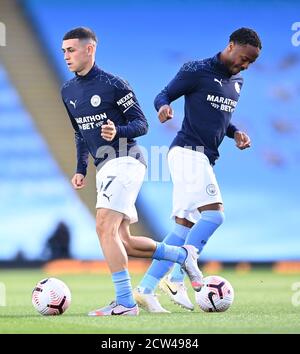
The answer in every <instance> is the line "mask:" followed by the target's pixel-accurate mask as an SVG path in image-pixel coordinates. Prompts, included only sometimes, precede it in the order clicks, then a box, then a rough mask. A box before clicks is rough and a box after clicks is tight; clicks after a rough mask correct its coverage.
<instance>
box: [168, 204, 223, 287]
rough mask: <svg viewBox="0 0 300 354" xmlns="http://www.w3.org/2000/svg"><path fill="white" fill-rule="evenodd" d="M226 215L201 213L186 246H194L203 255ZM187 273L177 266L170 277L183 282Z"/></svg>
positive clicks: (213, 211) (213, 212)
mask: <svg viewBox="0 0 300 354" xmlns="http://www.w3.org/2000/svg"><path fill="white" fill-rule="evenodd" d="M223 221H224V213H223V212H222V211H218V210H206V211H203V212H202V213H201V219H200V220H199V221H198V222H197V223H196V224H195V225H194V226H193V227H192V228H191V229H190V231H189V233H188V234H187V237H186V241H185V244H186V245H193V246H195V247H196V248H198V250H199V253H201V251H202V249H203V247H204V246H205V245H206V243H207V241H208V239H209V238H210V237H211V235H212V234H213V233H214V232H215V231H216V229H217V228H218V227H219V226H220V225H221V224H222V223H223ZM184 276H185V273H184V272H183V271H182V269H181V266H180V265H178V264H175V266H174V269H173V270H172V273H171V275H170V280H171V281H173V282H182V281H183V279H184Z"/></svg>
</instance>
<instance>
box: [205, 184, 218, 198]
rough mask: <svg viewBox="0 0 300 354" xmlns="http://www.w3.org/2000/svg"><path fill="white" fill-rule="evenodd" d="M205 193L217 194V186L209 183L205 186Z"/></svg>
mask: <svg viewBox="0 0 300 354" xmlns="http://www.w3.org/2000/svg"><path fill="white" fill-rule="evenodd" d="M206 193H207V194H208V195H212V196H213V195H216V194H217V188H216V186H215V185H214V184H209V185H208V186H207V187H206Z"/></svg>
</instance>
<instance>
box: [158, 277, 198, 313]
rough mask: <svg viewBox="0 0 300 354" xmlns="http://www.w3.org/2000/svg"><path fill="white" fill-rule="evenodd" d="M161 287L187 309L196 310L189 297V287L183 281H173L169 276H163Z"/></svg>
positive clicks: (177, 303)
mask: <svg viewBox="0 0 300 354" xmlns="http://www.w3.org/2000/svg"><path fill="white" fill-rule="evenodd" d="M159 288H160V289H161V290H162V291H163V292H164V293H165V294H167V295H168V296H169V297H170V299H171V301H173V302H174V303H175V304H176V305H179V306H181V307H183V308H185V309H187V310H191V311H193V310H194V305H193V304H192V302H191V300H190V299H189V296H188V293H187V289H186V287H185V285H184V283H183V282H172V281H171V280H170V279H169V277H168V276H166V277H164V278H162V280H161V281H160V283H159Z"/></svg>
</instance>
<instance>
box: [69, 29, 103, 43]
mask: <svg viewBox="0 0 300 354" xmlns="http://www.w3.org/2000/svg"><path fill="white" fill-rule="evenodd" d="M75 38H78V39H92V40H93V41H95V42H96V43H97V37H96V35H95V33H94V32H93V31H92V30H91V29H90V28H87V27H77V28H73V29H71V30H70V31H68V32H67V33H66V34H65V35H64V37H63V41H65V40H67V39H75Z"/></svg>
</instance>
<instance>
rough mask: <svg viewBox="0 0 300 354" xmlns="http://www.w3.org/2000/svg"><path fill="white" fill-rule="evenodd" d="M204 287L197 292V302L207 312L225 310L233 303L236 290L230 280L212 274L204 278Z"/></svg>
mask: <svg viewBox="0 0 300 354" xmlns="http://www.w3.org/2000/svg"><path fill="white" fill-rule="evenodd" d="M203 283H204V284H203V287H202V288H201V290H200V291H199V292H196V293H195V299H196V303H197V304H198V305H199V307H200V309H201V310H203V311H205V312H224V311H226V310H227V309H228V308H229V307H230V305H231V304H232V303H233V299H234V291H233V287H232V286H231V284H230V283H229V281H228V280H226V279H224V278H222V277H219V276H217V275H212V276H209V277H206V278H204V279H203Z"/></svg>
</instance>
